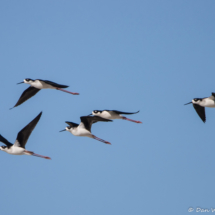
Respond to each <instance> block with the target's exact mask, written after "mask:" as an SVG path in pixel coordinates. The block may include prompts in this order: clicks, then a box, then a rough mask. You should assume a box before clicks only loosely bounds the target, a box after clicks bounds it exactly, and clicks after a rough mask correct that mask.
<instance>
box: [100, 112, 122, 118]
mask: <svg viewBox="0 0 215 215" xmlns="http://www.w3.org/2000/svg"><path fill="white" fill-rule="evenodd" d="M99 116H100V117H102V118H105V119H121V118H122V117H121V116H120V115H119V114H116V113H115V112H112V111H109V112H108V111H103V112H102V113H101V114H100V115H99Z"/></svg>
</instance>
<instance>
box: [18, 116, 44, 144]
mask: <svg viewBox="0 0 215 215" xmlns="http://www.w3.org/2000/svg"><path fill="white" fill-rule="evenodd" d="M41 115H42V112H40V114H39V115H38V116H37V117H36V118H34V119H33V120H32V121H31V122H30V123H29V124H28V125H26V126H25V127H24V128H23V129H22V130H21V131H20V132H19V133H18V135H17V138H16V140H17V141H18V144H19V146H20V147H22V148H25V145H26V143H27V141H28V138H29V136H30V135H31V132H32V131H33V130H34V128H35V126H36V125H37V123H38V121H39V120H40V117H41Z"/></svg>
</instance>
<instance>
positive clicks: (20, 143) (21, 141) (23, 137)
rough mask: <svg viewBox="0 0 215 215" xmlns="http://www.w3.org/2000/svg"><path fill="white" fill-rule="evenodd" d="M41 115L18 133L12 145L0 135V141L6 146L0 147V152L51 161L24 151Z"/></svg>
mask: <svg viewBox="0 0 215 215" xmlns="http://www.w3.org/2000/svg"><path fill="white" fill-rule="evenodd" d="M41 115H42V112H41V113H40V114H39V115H38V116H37V117H36V118H35V119H33V120H32V121H31V122H30V123H29V124H28V125H26V126H25V127H24V128H23V129H22V130H21V131H20V132H19V133H18V135H17V138H16V141H15V143H14V144H12V143H10V142H9V141H8V140H6V139H5V138H4V137H2V136H1V135H0V141H1V142H3V143H4V144H5V145H6V146H1V147H0V150H2V151H4V152H7V153H8V154H11V155H33V156H36V157H41V158H45V159H51V158H50V157H47V156H42V155H38V154H35V153H34V152H31V151H28V150H26V149H25V145H26V143H27V141H28V138H29V136H30V135H31V132H32V131H33V130H34V128H35V126H36V125H37V123H38V121H39V119H40V117H41Z"/></svg>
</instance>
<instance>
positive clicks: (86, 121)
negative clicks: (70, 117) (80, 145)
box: [60, 116, 112, 144]
mask: <svg viewBox="0 0 215 215" xmlns="http://www.w3.org/2000/svg"><path fill="white" fill-rule="evenodd" d="M80 119H81V123H80V124H79V125H78V124H76V123H74V122H68V121H67V122H66V123H67V124H68V125H69V126H67V127H66V128H65V129H64V130H62V131H69V132H71V133H72V134H73V135H75V136H83V137H90V138H93V139H95V140H98V141H101V142H103V143H106V144H111V143H110V142H108V141H105V140H102V139H100V138H98V137H96V136H95V135H93V134H92V133H91V127H92V124H93V123H96V122H99V121H102V122H111V121H112V120H109V119H104V118H101V117H99V116H82V117H80ZM62 131H60V132H62Z"/></svg>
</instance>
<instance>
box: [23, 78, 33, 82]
mask: <svg viewBox="0 0 215 215" xmlns="http://www.w3.org/2000/svg"><path fill="white" fill-rule="evenodd" d="M25 81H27V82H29V81H34V80H33V79H30V78H26V79H25Z"/></svg>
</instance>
